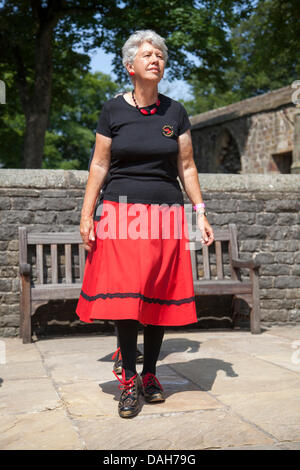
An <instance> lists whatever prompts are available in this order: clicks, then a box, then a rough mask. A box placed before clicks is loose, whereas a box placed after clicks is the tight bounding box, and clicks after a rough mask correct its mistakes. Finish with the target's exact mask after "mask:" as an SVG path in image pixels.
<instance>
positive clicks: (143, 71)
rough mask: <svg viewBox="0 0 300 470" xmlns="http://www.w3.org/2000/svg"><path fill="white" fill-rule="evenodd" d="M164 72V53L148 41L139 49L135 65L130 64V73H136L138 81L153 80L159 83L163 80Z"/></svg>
mask: <svg viewBox="0 0 300 470" xmlns="http://www.w3.org/2000/svg"><path fill="white" fill-rule="evenodd" d="M164 70H165V61H164V56H163V53H162V51H161V50H160V49H158V48H157V47H155V46H153V44H151V43H150V42H146V41H145V42H143V43H142V44H141V45H140V47H139V48H138V51H137V54H136V56H135V59H134V62H133V64H128V71H129V72H131V71H134V73H135V77H136V78H137V79H138V78H141V79H143V80H152V81H155V82H157V83H158V82H160V80H161V79H162V78H163V76H164Z"/></svg>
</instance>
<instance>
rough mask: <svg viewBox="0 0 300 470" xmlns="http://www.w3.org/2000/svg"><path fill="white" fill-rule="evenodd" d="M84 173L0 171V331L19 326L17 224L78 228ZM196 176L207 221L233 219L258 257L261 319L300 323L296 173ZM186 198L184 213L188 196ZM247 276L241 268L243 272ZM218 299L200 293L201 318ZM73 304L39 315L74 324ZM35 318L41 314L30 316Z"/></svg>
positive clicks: (245, 249) (299, 187)
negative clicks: (201, 295) (260, 264)
mask: <svg viewBox="0 0 300 470" xmlns="http://www.w3.org/2000/svg"><path fill="white" fill-rule="evenodd" d="M87 175H88V173H87V172H86V171H63V170H3V169H2V170H0V302H1V305H0V336H14V335H17V334H18V331H19V317H20V310H19V289H20V281H19V274H18V264H19V253H18V227H19V226H21V225H25V226H27V227H30V229H31V230H32V231H62V230H66V231H78V230H79V222H80V210H81V206H82V202H83V196H84V190H85V184H86V181H87ZM199 181H200V186H201V190H202V195H203V199H204V201H205V202H206V204H207V211H208V214H209V215H208V219H209V221H210V223H211V225H212V227H213V228H217V227H226V226H227V225H228V223H236V225H237V229H238V243H239V249H240V256H241V258H242V259H247V258H249V257H250V258H252V256H254V255H255V256H257V258H258V259H259V260H260V261H261V263H262V266H261V268H260V272H259V273H260V276H259V283H260V300H261V302H260V305H261V314H262V320H263V322H264V323H266V324H267V323H270V322H271V323H274V322H275V323H280V322H299V321H300V225H299V222H300V212H299V209H300V200H299V194H300V175H254V174H250V175H234V174H199ZM186 203H187V205H186V213H187V214H189V211H190V209H191V205H190V203H189V200H188V199H187V198H186ZM75 261H76V256H75ZM77 261H78V260H77ZM77 261H76V262H77ZM199 269H200V271H201V268H199ZM33 272H34V270H33ZM63 275H64V273H62V277H63ZM247 276H248V272H247V270H243V277H247ZM202 300H203V303H202V304H201V302H200V303H199V301H202ZM215 300H216V299H215ZM215 300H214V299H211V301H210V302H208V299H207V298H204V299H197V308H198V316H199V318H201V316H203V315H204V314H207V315H211V314H212V313H213V314H215V315H217V313H218V314H219V315H220V316H222V314H223V311H222V309H223V308H225V307H224V306H225V300H224V301H223V300H222V299H221V304H217V303H214V302H215ZM219 300H220V299H219ZM75 305H76V302H71V303H70V302H69V303H67V304H66V303H63V304H62V305H61V304H59V305H58V304H56V305H53V304H51V305H48V306H43V307H41V311H40V315H41V317H43V318H44V319H45V321H46V323H47V321H49V319H51V321H53V322H54V323H55V322H56V323H57V324H59V323H62V324H65V325H66V326H74V325H75V326H76V325H78V324H80V322H79V320H78V317H77V316H76V314H75ZM213 309H214V311H212V310H213ZM217 310H218V312H217ZM56 313H57V315H56ZM35 317H37V318H39V314H38V313H37V314H36V315H34V317H33V322H34V321H36V320H35ZM81 325H82V324H81ZM82 326H84V327H88V325H82ZM92 327H94V325H92ZM33 329H34V328H33Z"/></svg>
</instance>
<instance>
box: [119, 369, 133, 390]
mask: <svg viewBox="0 0 300 470" xmlns="http://www.w3.org/2000/svg"><path fill="white" fill-rule="evenodd" d="M113 373H114V374H115V376H116V377H117V379H118V381H119V382H120V384H119V385H118V387H119V389H120V390H122V391H123V390H127V391H128V392H130V391H131V389H132V387H134V386H135V383H134V379H135V378H136V376H137V373H136V374H135V375H134V376H133V377H130V379H128V380H126V378H125V371H124V369H123V370H122V379H120V377H119V376H118V375H117V374H116V373H115V371H114V370H113Z"/></svg>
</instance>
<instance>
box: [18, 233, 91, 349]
mask: <svg viewBox="0 0 300 470" xmlns="http://www.w3.org/2000/svg"><path fill="white" fill-rule="evenodd" d="M29 245H35V247H36V248H35V249H36V282H35V283H34V285H32V279H31V266H30V264H29V263H28V246H29ZM45 245H50V250H51V251H50V253H51V283H45V282H44V269H45V265H44V256H43V248H44V246H45ZM58 245H64V256H65V263H64V264H65V276H64V277H65V282H60V283H59V282H58ZM72 245H78V258H79V281H78V282H72V269H73V265H72V256H71V249H72ZM86 255H87V252H86V250H85V249H84V246H83V243H82V239H81V236H80V233H79V232H41V233H36V232H28V230H27V228H26V227H19V272H20V277H21V296H20V336H21V337H22V339H23V343H30V342H31V317H32V315H34V314H35V312H36V310H37V308H38V307H40V306H41V305H44V304H47V303H48V302H49V300H61V299H78V298H79V295H80V291H81V286H82V281H83V274H84V266H85V260H86Z"/></svg>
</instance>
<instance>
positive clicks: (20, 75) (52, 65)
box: [0, 0, 252, 168]
mask: <svg viewBox="0 0 300 470" xmlns="http://www.w3.org/2000/svg"><path fill="white" fill-rule="evenodd" d="M251 4H252V2H251V0H226V1H225V0H214V1H212V0H202V1H200V0H198V1H197V0H122V1H119V0H102V1H101V2H97V1H92V0H84V1H83V0H68V1H67V0H31V1H26V0H25V1H24V0H7V1H5V2H4V3H3V6H2V7H1V9H0V13H1V16H0V48H1V50H3V54H2V65H1V66H0V73H1V74H2V76H3V74H4V72H5V74H7V73H10V74H11V76H12V86H13V88H14V90H18V96H19V107H20V108H21V110H22V113H23V115H24V121H25V129H24V141H23V160H22V166H23V167H25V168H40V167H41V166H42V157H43V147H44V141H45V134H46V130H47V128H48V126H49V113H50V106H52V105H54V101H55V100H59V101H60V103H64V87H63V84H64V83H66V82H67V83H71V82H72V79H73V71H74V70H79V69H80V63H81V64H84V66H85V67H86V69H88V62H89V59H88V57H87V56H85V55H84V54H83V55H80V54H76V53H75V52H74V50H75V49H76V46H78V45H80V46H82V47H83V49H84V52H85V53H86V52H87V51H88V50H90V49H93V48H95V47H99V46H101V45H102V46H103V47H104V48H105V49H106V51H107V52H112V53H113V54H114V55H115V58H114V67H115V72H116V73H117V74H118V76H119V79H120V80H121V81H122V80H123V79H124V78H125V71H124V69H123V66H122V61H121V47H122V45H123V43H124V41H125V40H126V39H127V38H128V36H129V34H130V33H132V32H133V31H135V30H136V29H137V28H138V29H154V30H155V31H156V32H158V33H159V34H161V35H163V36H164V37H165V38H166V39H167V44H168V47H169V57H170V61H169V76H170V77H171V78H189V77H191V76H194V77H197V79H198V80H199V81H201V80H204V79H208V77H209V78H210V80H211V81H214V80H218V81H219V82H220V83H222V82H223V73H224V70H225V69H226V68H227V67H228V66H230V64H232V47H231V43H230V40H229V37H228V31H229V30H230V28H232V27H234V26H236V25H237V24H238V22H239V21H240V19H241V18H246V17H247V16H248V15H249V14H250V12H251V8H252V5H251ZM137 25H138V26H137ZM187 53H190V54H193V55H194V57H195V58H198V59H199V60H200V63H199V64H195V62H194V60H188V59H187ZM72 63H73V66H72V65H71V64H72ZM5 76H6V75H5ZM54 77H55V81H54V80H53V79H54ZM54 106H55V105H54ZM4 122H5V123H7V122H8V119H7V117H6V119H5V120H4ZM56 138H57V137H56ZM49 139H50V136H49ZM48 142H50V141H49V140H48ZM49 145H50V144H49ZM53 145H54V147H55V145H56V144H55V139H54V140H52V148H53ZM49 152H50V148H49Z"/></svg>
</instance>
